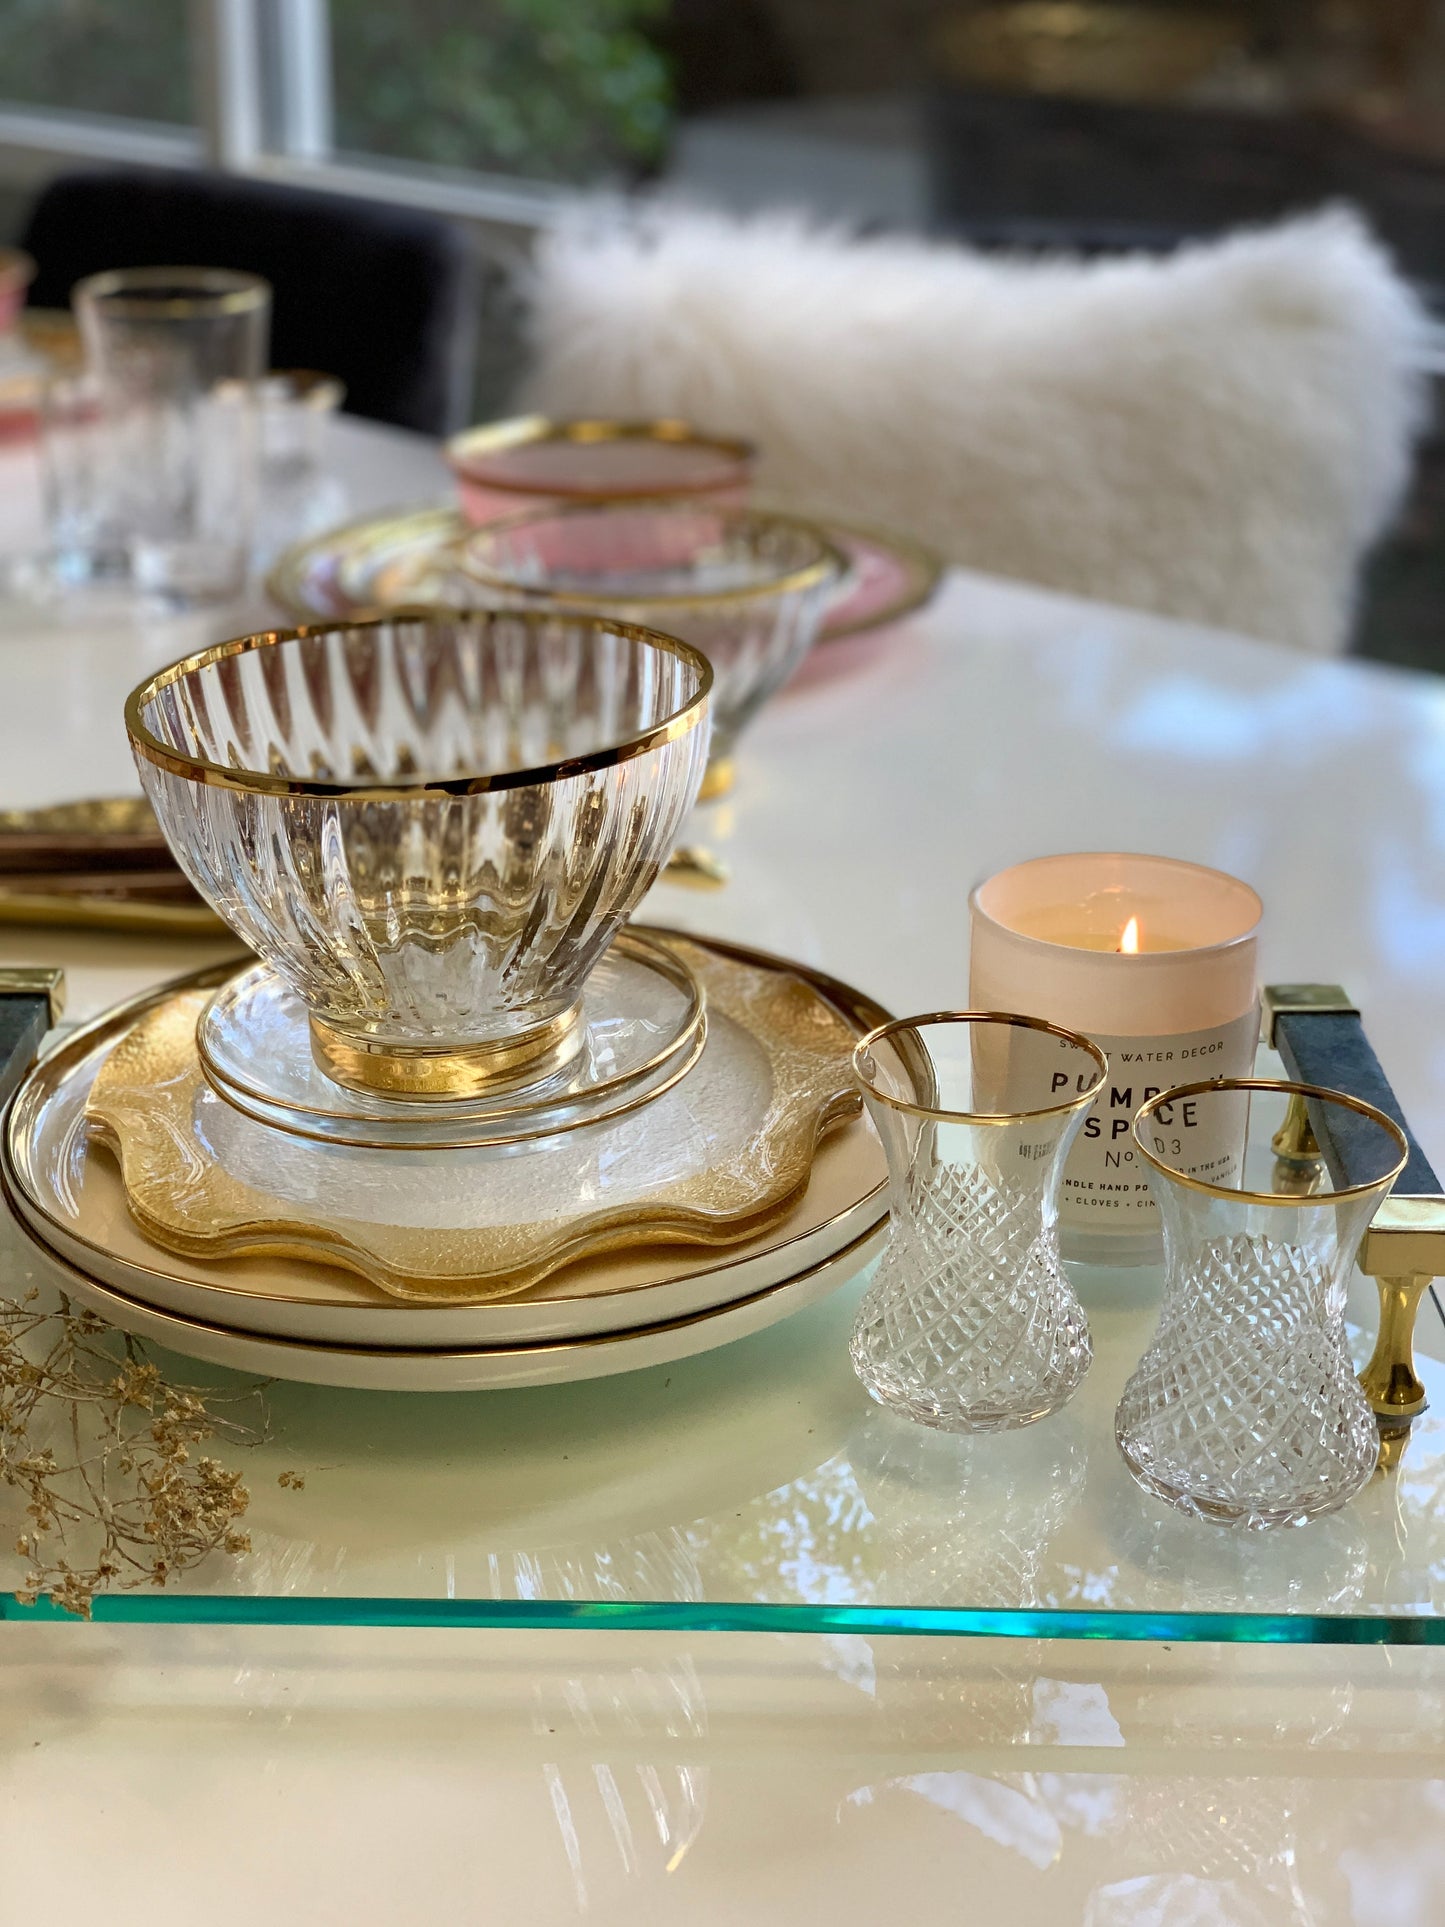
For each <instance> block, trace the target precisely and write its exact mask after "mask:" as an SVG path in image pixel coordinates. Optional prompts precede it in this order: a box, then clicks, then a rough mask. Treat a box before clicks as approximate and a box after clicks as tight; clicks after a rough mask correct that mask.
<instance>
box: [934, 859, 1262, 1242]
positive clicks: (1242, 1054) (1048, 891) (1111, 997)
mask: <svg viewBox="0 0 1445 1927" xmlns="http://www.w3.org/2000/svg"><path fill="white" fill-rule="evenodd" d="M969 911H970V927H971V931H972V947H971V958H970V971H969V1003H970V1005H971V1006H972V1007H973V1009H975V1010H1008V1011H1018V1012H1020V1013H1021V1014H1022V1015H1024V1016H1028V1017H1042V1018H1045V1019H1047V1020H1048V1022H1050V1023H1054V1024H1062V1025H1065V1026H1067V1028H1068V1029H1070V1030H1075V1031H1081V1032H1083V1034H1084V1035H1085V1036H1087V1037H1090V1038H1092V1039H1093V1040H1094V1042H1095V1043H1096V1044H1098V1045H1099V1046H1100V1048H1101V1049H1102V1050H1104V1051H1105V1052H1106V1053H1107V1055H1108V1058H1109V1081H1108V1083H1107V1084H1106V1086H1105V1088H1104V1089H1103V1090H1102V1091H1101V1092H1100V1094H1099V1096H1098V1097H1097V1098H1096V1100H1095V1102H1094V1105H1093V1107H1092V1110H1091V1112H1090V1115H1089V1118H1088V1120H1087V1122H1086V1124H1085V1126H1084V1130H1083V1133H1082V1134H1081V1136H1080V1137H1079V1139H1078V1141H1077V1143H1076V1144H1075V1146H1074V1149H1073V1151H1072V1153H1071V1154H1070V1157H1069V1162H1068V1165H1067V1167H1066V1168H1065V1172H1064V1187H1063V1193H1062V1197H1061V1201H1060V1208H1059V1231H1060V1243H1061V1247H1062V1250H1063V1254H1064V1256H1065V1257H1066V1258H1072V1259H1076V1260H1079V1261H1082V1262H1084V1263H1088V1264H1101V1265H1137V1264H1154V1263H1157V1262H1158V1260H1159V1259H1160V1257H1161V1256H1162V1252H1163V1244H1162V1235H1161V1231H1160V1223H1159V1214H1158V1210H1157V1207H1156V1206H1155V1204H1154V1201H1153V1199H1152V1197H1151V1195H1150V1192H1149V1186H1148V1184H1147V1183H1146V1182H1145V1177H1144V1172H1143V1169H1142V1167H1141V1163H1140V1160H1139V1159H1138V1157H1137V1155H1136V1150H1135V1145H1134V1138H1133V1135H1132V1130H1131V1127H1132V1125H1133V1121H1134V1113H1135V1112H1136V1111H1137V1110H1138V1108H1139V1106H1140V1105H1141V1104H1142V1103H1144V1102H1145V1100H1146V1099H1148V1098H1150V1097H1155V1096H1157V1095H1158V1094H1159V1092H1160V1091H1163V1090H1167V1089H1168V1088H1169V1087H1170V1086H1171V1085H1174V1084H1183V1083H1187V1082H1191V1081H1194V1080H1197V1079H1201V1078H1214V1077H1248V1076H1249V1075H1250V1073H1251V1072H1252V1070H1253V1068H1254V1055H1255V1049H1256V1046H1257V1044H1258V1041H1259V988H1258V981H1257V967H1256V936H1257V932H1258V927H1259V919H1260V915H1261V906H1260V901H1259V898H1258V896H1256V894H1255V892H1254V891H1253V890H1251V889H1250V887H1249V885H1248V884H1247V883H1241V882H1239V881H1238V880H1237V879H1236V878H1234V877H1231V876H1226V875H1224V873H1223V872H1222V871H1219V870H1209V869H1206V868H1204V867H1203V866H1202V865H1200V864H1196V863H1181V862H1178V861H1176V860H1175V859H1174V858H1172V857H1161V856H1130V855H1125V854H1122V853H1120V852H1117V851H1110V852H1096V853H1089V854H1080V855H1072V856H1047V857H1037V858H1035V859H1034V860H1033V861H1032V862H1028V863H1019V864H1015V865H1014V867H1013V868H1012V869H1009V870H1002V871H1000V872H999V874H998V875H997V876H994V877H990V878H989V880H988V881H987V882H986V883H982V884H980V885H979V887H978V888H977V889H976V890H975V891H974V892H973V895H972V896H971V897H970V899H969ZM1059 1074H1060V1075H1061V1076H1062V1075H1064V1071H1063V1069H1062V1067H1061V1069H1060V1073H1059ZM1061 1095H1062V1091H1061ZM1179 1129H1180V1131H1181V1133H1182V1134H1183V1135H1184V1136H1185V1137H1186V1138H1188V1139H1189V1143H1188V1146H1187V1149H1186V1151H1185V1152H1184V1154H1183V1155H1182V1157H1181V1163H1180V1168H1181V1169H1182V1170H1184V1171H1186V1172H1187V1173H1188V1174H1189V1175H1191V1176H1195V1177H1199V1178H1202V1179H1204V1180H1205V1181H1206V1182H1208V1183H1212V1184H1225V1185H1227V1184H1230V1183H1232V1182H1234V1181H1235V1180H1236V1178H1237V1174H1238V1165H1239V1158H1240V1155H1241V1150H1242V1146H1243V1141H1244V1112H1243V1108H1242V1106H1240V1105H1235V1106H1230V1105H1213V1106H1209V1107H1207V1112H1205V1111H1203V1110H1202V1109H1201V1108H1200V1107H1196V1108H1195V1110H1194V1111H1193V1112H1192V1114H1191V1116H1190V1117H1189V1118H1184V1117H1182V1116H1181V1118H1180V1119H1179Z"/></svg>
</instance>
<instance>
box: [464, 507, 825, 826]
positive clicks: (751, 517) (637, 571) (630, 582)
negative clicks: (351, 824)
mask: <svg viewBox="0 0 1445 1927" xmlns="http://www.w3.org/2000/svg"><path fill="white" fill-rule="evenodd" d="M461 556H462V562H463V566H464V568H465V569H466V571H467V573H468V574H469V575H470V576H471V577H472V578H473V579H474V580H475V581H476V582H477V583H478V584H479V585H480V587H481V589H482V591H483V593H485V594H486V595H487V596H488V597H489V599H492V600H494V601H495V602H496V603H497V604H499V605H501V606H504V607H507V606H511V607H523V608H545V609H554V610H568V611H590V612H592V613H594V614H605V615H610V616H613V617H615V618H618V619H620V620H623V621H627V622H635V623H641V624H642V625H644V626H645V627H648V628H654V629H660V630H662V631H664V632H665V633H667V634H669V635H676V636H681V637H682V638H683V640H684V641H685V642H689V643H691V644H692V646H693V647H694V648H696V649H699V650H701V651H702V653H703V655H705V656H706V657H707V659H708V661H709V662H710V663H711V664H712V667H713V675H714V678H715V681H714V685H713V744H712V761H711V765H710V768H709V774H708V781H707V783H706V784H705V786H704V789H703V794H704V796H709V795H718V794H721V793H722V791H724V790H725V789H726V788H727V787H728V786H729V783H730V780H731V774H730V759H731V756H732V752H733V748H734V745H735V744H736V742H737V739H738V736H739V735H740V733H741V732H742V731H743V730H744V729H745V728H746V727H747V725H748V723H749V722H750V721H751V719H752V718H753V716H755V715H756V714H757V712H758V710H759V709H760V708H761V707H762V705H763V704H764V703H765V702H766V701H767V700H768V698H769V697H770V696H771V695H772V694H773V693H774V691H775V690H777V689H778V688H780V687H781V685H782V684H783V683H784V682H786V681H787V679H788V677H789V676H790V675H791V674H792V673H793V671H794V670H795V669H796V668H797V667H798V664H799V663H800V662H801V661H802V659H803V657H804V656H805V655H806V654H807V652H808V650H809V649H810V648H811V647H812V644H813V640H814V638H815V637H816V635H817V633H818V626H819V624H820V622H821V621H822V618H823V615H824V612H825V611H826V609H827V607H828V605H829V603H830V601H831V600H832V597H833V595H834V593H835V592H836V590H837V588H838V585H839V584H840V583H841V582H842V580H843V578H844V576H845V575H846V573H847V568H848V564H847V560H846V558H845V557H844V555H843V553H842V551H841V550H840V549H838V548H837V547H836V546H835V544H834V543H833V542H831V541H830V540H829V538H828V537H827V536H826V535H825V534H824V533H823V531H822V530H821V529H818V528H815V527H814V526H813V524H812V523H810V522H805V521H801V520H799V519H798V518H797V517H795V516H789V515H774V514H763V513H760V512H757V511H754V510H751V509H730V508H718V507H716V506H715V505H713V504H711V503H706V502H699V501H696V500H692V499H679V498H667V499H664V500H659V501H607V502H573V503H563V504H557V505H552V506H548V507H543V508H534V509H529V510H526V511H524V512H523V513H521V514H518V515H511V516H507V517H504V518H503V519H501V520H500V521H496V522H492V523H489V524H488V525H487V526H486V527H485V528H480V529H477V530H476V531H475V532H474V533H473V534H472V535H471V536H470V537H469V538H468V539H467V541H466V542H465V544H464V545H463V548H462V550H461Z"/></svg>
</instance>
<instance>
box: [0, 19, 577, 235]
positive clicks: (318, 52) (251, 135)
mask: <svg viewBox="0 0 1445 1927" xmlns="http://www.w3.org/2000/svg"><path fill="white" fill-rule="evenodd" d="M190 53H191V59H192V65H193V72H194V86H193V95H194V100H195V110H196V124H195V125H194V126H192V127H169V126H162V125H159V124H156V123H154V122H149V121H140V120H128V119H120V118H118V117H113V116H109V115H103V114H84V113H74V112H68V111H66V110H65V109H62V108H58V107H56V108H49V107H30V106H24V107H21V106H11V105H7V104H5V103H4V101H3V100H0V177H3V179H4V180H5V181H6V183H7V184H9V185H12V186H16V187H21V188H31V189H33V188H38V187H40V186H41V185H43V183H44V182H45V181H46V180H48V179H49V178H50V177H51V176H53V175H55V174H57V173H59V172H62V171H63V170H64V169H65V168H67V167H69V166H73V165H75V164H76V163H77V162H80V163H84V162H105V161H111V162H118V163H121V164H123V165H124V164H129V165H133V166H141V167H146V166H149V167H170V168H182V169H183V168H202V167H209V168H214V169H218V170H220V171H221V172H223V173H229V174H237V175H242V176H245V177H247V178H250V179H255V180H273V181H284V182H289V183H291V184H292V185H294V186H297V187H310V188H314V189H315V190H317V191H318V192H320V193H329V194H337V195H347V196H351V197H353V198H355V197H360V198H362V199H367V200H374V201H383V202H387V203H389V204H391V205H393V206H400V207H415V208H422V209H426V210H429V211H431V212H435V213H439V214H445V215H448V216H450V217H451V218H452V219H454V220H459V221H462V222H465V223H466V224H467V225H469V226H470V227H472V228H474V229H475V230H477V231H478V233H479V234H480V235H481V236H482V237H483V238H485V239H487V240H489V241H496V242H500V243H502V244H504V245H505V244H507V243H512V244H514V245H515V244H518V243H521V244H525V243H526V242H527V241H529V240H530V238H531V237H532V236H533V235H534V234H536V233H537V232H538V231H539V230H540V229H543V228H546V227H548V226H550V225H551V224H552V223H553V222H554V221H555V219H556V218H557V215H558V212H559V210H560V208H561V207H562V205H563V204H564V202H565V201H566V200H567V199H568V190H567V189H565V188H561V187H556V186H553V185H552V184H551V183H548V182H544V181H530V180H526V179H523V178H517V179H513V178H511V177H509V176H505V175H496V174H485V173H480V172H477V173H473V172H470V171H462V170H459V169H458V170H454V169H450V168H440V167H427V166H424V165H422V164H419V163H406V162H400V161H396V162H394V161H388V160H383V159H377V160H372V159H370V158H364V157H361V156H352V155H337V154H335V153H334V152H333V151H332V148H331V124H332V113H331V60H330V6H329V0H191V20H190Z"/></svg>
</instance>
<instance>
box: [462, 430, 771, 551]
mask: <svg viewBox="0 0 1445 1927" xmlns="http://www.w3.org/2000/svg"><path fill="white" fill-rule="evenodd" d="M446 458H447V463H448V466H449V467H450V468H451V471H452V473H453V474H454V475H455V476H456V479H457V490H458V493H459V494H460V496H461V501H462V512H463V514H464V515H465V516H466V518H467V520H468V521H469V522H473V523H476V524H478V525H480V524H482V523H486V522H493V521H495V520H496V519H497V517H498V516H502V515H513V514H515V513H516V512H517V511H518V510H519V509H523V508H536V507H539V506H540V505H541V504H543V503H545V502H560V501H586V502H603V501H611V500H615V499H617V498H619V497H622V496H630V497H634V498H639V497H643V496H660V495H687V496H691V497H693V498H695V499H698V498H701V499H706V500H707V501H710V502H713V503H716V504H720V505H741V504H742V503H743V502H744V501H745V500H746V499H747V493H748V488H749V486H750V484H751V481H752V473H753V466H754V463H755V461H756V458H757V450H756V449H755V448H754V447H753V445H752V443H751V442H745V441H739V440H737V439H736V438H734V437H732V436H726V435H710V434H707V433H706V432H705V431H703V430H702V429H698V428H694V427H693V426H692V425H691V423H689V422H683V421H672V420H659V421H605V420H590V421H560V422H558V421H550V420H548V418H547V417H546V416H545V415H515V416H512V417H511V418H510V419H509V420H507V421H500V422H487V423H485V424H484V425H483V426H482V427H480V428H469V429H467V430H466V431H465V432H464V433H463V434H460V435H453V436H452V438H451V440H450V441H449V442H448V443H447V445H446Z"/></svg>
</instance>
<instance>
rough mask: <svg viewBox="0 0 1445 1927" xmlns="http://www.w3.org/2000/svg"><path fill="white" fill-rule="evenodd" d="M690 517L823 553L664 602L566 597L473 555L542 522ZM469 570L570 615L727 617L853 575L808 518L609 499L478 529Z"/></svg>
mask: <svg viewBox="0 0 1445 1927" xmlns="http://www.w3.org/2000/svg"><path fill="white" fill-rule="evenodd" d="M643 508H645V509H651V510H656V509H663V510H667V509H686V510H687V511H688V512H689V513H690V514H694V515H695V514H697V513H699V512H702V513H704V514H714V515H716V516H717V518H718V520H719V522H721V523H723V524H724V526H728V525H736V524H737V523H739V522H744V523H747V522H751V523H755V524H756V523H763V524H766V525H767V526H769V527H771V528H782V529H789V530H791V531H792V532H793V533H794V534H799V535H803V536H805V537H807V539H808V540H809V541H811V542H812V544H813V546H814V548H815V549H816V551H817V553H816V555H815V556H814V558H813V560H812V561H811V562H804V563H802V564H800V565H799V566H798V567H796V568H792V569H787V570H785V571H784V572H783V573H782V574H780V575H775V576H770V577H769V578H768V580H767V581H766V582H750V583H747V584H745V585H744V586H743V587H741V588H735V589H708V590H691V591H684V592H682V593H680V594H676V595H657V594H654V593H652V592H651V591H649V590H646V589H642V590H637V589H634V590H633V591H632V592H631V593H630V594H629V593H624V592H623V591H621V590H616V589H570V588H567V589H563V588H544V587H542V586H540V585H539V584H537V583H529V582H524V581H522V580H520V579H519V578H518V577H516V576H513V575H508V574H506V573H505V572H504V571H503V570H501V569H495V568H490V567H488V566H487V564H486V563H484V562H478V561H476V560H474V559H473V555H472V551H473V549H474V548H476V547H477V546H478V545H479V544H481V543H482V542H484V541H486V540H487V539H488V538H489V537H491V536H493V535H505V534H508V533H510V532H511V531H512V530H515V529H526V528H531V527H535V526H536V524H537V523H539V522H546V521H549V520H556V519H559V518H566V517H580V516H583V515H616V514H619V513H625V512H626V511H627V510H629V509H633V510H635V509H643ZM461 560H462V566H463V568H464V569H465V570H466V572H467V573H468V574H469V575H471V576H472V577H473V579H474V580H476V581H477V582H480V583H482V584H483V585H484V586H485V587H487V588H490V589H494V590H496V591H498V592H499V593H501V594H505V595H515V596H518V597H522V598H526V599H529V600H530V601H532V602H534V603H537V604H541V605H545V606H546V607H547V608H548V609H554V610H555V609H566V610H578V611H582V610H587V609H594V610H604V611H605V610H607V609H635V608H639V607H641V606H642V605H643V604H645V605H646V606H647V607H648V608H650V609H666V610H672V609H728V608H732V607H734V606H735V605H736V604H738V603H740V602H743V603H746V602H762V601H767V600H769V599H770V598H771V597H773V596H780V595H792V594H794V593H796V592H798V591H801V590H803V589H815V588H818V587H819V586H821V585H822V584H823V583H826V582H841V581H842V580H843V578H844V577H845V576H846V575H847V573H848V568H849V563H848V558H847V556H846V555H845V554H844V553H843V551H842V549H840V548H839V547H838V545H837V543H836V542H834V541H833V539H832V538H831V536H829V534H828V533H827V531H826V530H825V529H823V528H820V527H819V525H818V524H817V523H816V522H809V521H807V520H806V519H805V518H804V517H803V516H801V515H777V514H774V513H773V511H772V510H770V509H751V508H736V509H726V508H718V509H709V508H708V507H707V506H706V505H705V504H701V503H699V502H697V501H696V500H694V498H693V497H692V496H690V495H678V494H676V493H673V494H669V495H609V496H606V497H603V498H600V499H598V500H596V501H587V500H581V501H575V500H574V501H565V502H553V503H550V504H549V505H547V506H546V507H536V508H529V509H522V510H521V511H520V512H519V513H517V514H516V515H502V516H498V518H497V519H496V521H494V522H485V523H483V524H482V525H481V527H479V528H476V529H473V530H472V532H471V534H470V535H469V536H467V537H466V538H465V539H464V540H463V542H462V545H461Z"/></svg>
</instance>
